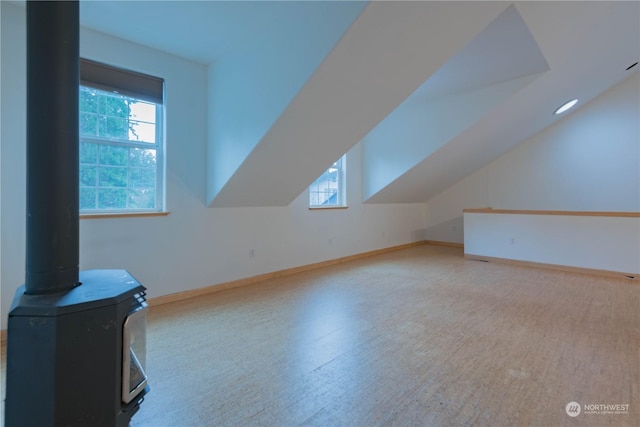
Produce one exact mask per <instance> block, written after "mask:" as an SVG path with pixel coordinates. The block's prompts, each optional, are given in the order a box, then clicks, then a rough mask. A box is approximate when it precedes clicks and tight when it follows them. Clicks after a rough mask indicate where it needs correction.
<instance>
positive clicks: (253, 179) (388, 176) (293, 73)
mask: <svg viewBox="0 0 640 427" xmlns="http://www.w3.org/2000/svg"><path fill="white" fill-rule="evenodd" d="M140 16H145V18H146V19H145V20H144V22H141V21H140V19H139V17H140ZM639 16H640V3H639V2H635V1H634V2H616V1H606V2H575V1H568V2H561V1H554V2H538V1H532V2H513V3H508V2H483V1H470V2H458V1H454V2H448V1H443V2H431V1H422V2H415V1H410V2H403V1H389V2H386V1H380V2H378V1H374V2H369V3H366V2H304V1H301V2H270V1H256V2H224V1H222V2H220V1H211V2H208V1H203V2H175V1H168V2H83V3H82V7H81V18H82V25H84V26H87V27H90V28H94V29H97V30H99V31H102V32H105V33H109V34H113V35H116V36H118V37H121V38H124V39H128V40H131V41H134V42H137V43H141V44H145V45H149V46H151V47H154V48H156V49H161V50H165V51H167V52H169V53H174V54H176V55H179V56H183V57H187V58H188V59H191V60H194V61H198V62H201V63H205V64H207V65H208V66H209V87H208V89H207V90H208V98H209V111H208V114H209V121H208V125H209V132H208V133H209V136H208V138H209V141H208V150H207V155H208V158H207V165H208V176H207V187H208V191H207V195H206V196H205V199H206V203H207V204H208V205H209V206H212V207H227V206H229V207H231V206H285V205H288V204H289V203H290V202H291V201H293V200H294V199H295V198H296V197H297V196H298V195H299V194H300V193H302V192H303V191H305V189H306V188H307V186H308V185H309V184H310V183H311V182H313V181H314V180H315V178H316V177H317V176H318V175H320V173H322V171H323V170H325V169H326V168H327V167H328V166H329V165H330V164H331V163H332V162H333V161H334V160H336V159H337V158H338V157H340V156H341V155H342V154H344V153H345V152H347V151H348V150H349V149H350V148H352V147H353V146H354V145H356V144H358V143H360V144H362V152H363V159H362V161H363V165H362V170H363V177H362V178H363V196H364V199H365V200H364V201H365V202H367V203H399V202H400V203H403V202H424V201H427V200H428V199H429V198H431V197H433V196H434V195H436V194H438V193H439V192H441V191H443V190H444V189H446V188H447V187H449V186H450V185H453V184H455V183H456V182H457V181H459V180H460V179H462V178H464V177H465V176H467V175H470V174H471V173H473V172H475V171H476V170H477V169H479V168H481V167H483V166H484V165H486V164H488V163H489V162H490V161H492V160H493V159H495V158H496V157H498V156H500V155H501V154H503V153H505V152H506V151H507V150H509V149H510V148H512V147H514V146H515V145H517V144H518V143H520V142H522V141H524V140H525V139H527V138H528V137H530V136H532V135H534V134H535V133H536V132H539V131H540V130H542V129H544V128H545V127H547V126H549V125H551V124H553V123H554V122H555V121H557V120H561V119H562V118H558V117H554V116H553V115H552V114H551V113H552V111H553V109H554V108H555V107H557V106H558V105H559V104H561V103H562V102H564V101H566V100H567V99H570V98H573V97H578V98H580V101H581V102H580V105H584V104H585V103H587V102H588V101H589V100H590V99H592V98H594V97H596V96H597V95H599V94H600V93H602V92H604V91H605V90H607V89H608V88H610V87H612V86H613V85H615V84H617V83H619V82H620V81H622V80H623V79H624V78H626V77H628V76H629V74H630V73H633V72H638V71H637V68H639V67H636V69H633V70H631V71H625V68H626V67H627V66H628V65H630V64H631V63H633V62H635V61H637V60H638V56H640V33H639V27H640V22H639V21H640V19H639Z"/></svg>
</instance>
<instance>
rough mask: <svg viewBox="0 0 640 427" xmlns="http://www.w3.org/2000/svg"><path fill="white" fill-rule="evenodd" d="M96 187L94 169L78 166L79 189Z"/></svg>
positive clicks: (92, 167)
mask: <svg viewBox="0 0 640 427" xmlns="http://www.w3.org/2000/svg"><path fill="white" fill-rule="evenodd" d="M95 186H96V167H95V166H87V165H80V187H95Z"/></svg>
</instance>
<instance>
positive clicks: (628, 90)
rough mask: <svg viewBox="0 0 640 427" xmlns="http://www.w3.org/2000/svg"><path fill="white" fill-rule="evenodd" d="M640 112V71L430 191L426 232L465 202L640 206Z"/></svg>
mask: <svg viewBox="0 0 640 427" xmlns="http://www.w3.org/2000/svg"><path fill="white" fill-rule="evenodd" d="M554 108H555V106H549V114H551V111H552V110H553V109H554ZM639 117H640V75H639V74H638V73H636V74H634V75H632V76H630V77H629V78H628V79H626V80H625V81H623V82H622V83H620V84H618V85H617V86H615V87H613V88H612V89H610V90H609V91H607V92H605V93H604V94H602V95H600V96H599V97H597V98H596V99H594V100H593V101H592V102H590V103H588V104H586V105H583V106H580V108H578V109H577V110H576V111H573V112H570V113H569V114H568V116H567V117H566V118H565V119H563V120H561V121H559V122H557V123H556V124H555V125H553V126H551V127H549V128H547V129H546V130H544V131H542V132H540V133H538V134H537V135H535V136H534V137H532V138H530V139H528V140H527V141H525V142H523V143H522V144H520V145H518V146H517V147H515V148H514V149H512V150H511V151H509V152H507V153H506V154H505V155H503V156H502V157H500V158H498V159H497V160H495V161H493V162H492V163H490V164H489V165H488V166H486V167H484V168H482V169H480V170H479V171H477V172H475V173H474V174H472V175H470V176H468V177H467V178H465V179H463V180H462V181H460V182H458V183H457V184H455V185H453V186H452V187H450V188H448V189H447V190H445V191H443V192H442V193H440V194H438V195H437V196H435V197H433V198H431V199H430V200H429V201H428V202H427V231H426V233H427V235H428V234H429V233H430V232H434V230H436V227H438V226H439V224H444V223H446V222H447V221H452V220H454V219H456V218H457V219H458V220H460V219H461V217H462V210H463V209H465V208H483V207H493V208H494V209H536V210H568V211H571V210H577V211H620V212H638V211H640V126H639V122H638V118H639ZM450 234H451V235H450V236H449V237H448V238H446V239H445V237H447V236H441V238H442V239H444V240H445V241H450V242H459V243H462V239H461V237H462V236H460V235H459V234H458V235H454V233H450Z"/></svg>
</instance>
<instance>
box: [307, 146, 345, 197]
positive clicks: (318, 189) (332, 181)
mask: <svg viewBox="0 0 640 427" xmlns="http://www.w3.org/2000/svg"><path fill="white" fill-rule="evenodd" d="M346 162H347V160H346V154H345V155H344V156H342V157H340V158H339V159H338V160H337V161H336V162H335V163H334V164H332V165H331V166H330V167H329V169H327V170H326V171H325V172H324V173H323V174H322V175H320V177H319V178H318V179H316V180H315V182H314V183H313V184H311V187H309V207H310V208H333V207H345V206H346V205H347V198H346V194H345V192H346V191H345V175H346V173H345V172H346Z"/></svg>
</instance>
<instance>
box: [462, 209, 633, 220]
mask: <svg viewBox="0 0 640 427" xmlns="http://www.w3.org/2000/svg"><path fill="white" fill-rule="evenodd" d="M462 212H463V213H488V214H510V215H566V216H609V217H627V218H640V212H596V211H544V210H526V209H524V210H515V209H491V208H479V209H464V210H463V211H462Z"/></svg>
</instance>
